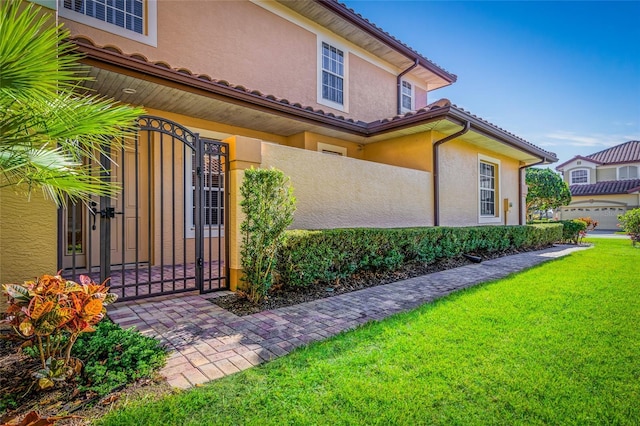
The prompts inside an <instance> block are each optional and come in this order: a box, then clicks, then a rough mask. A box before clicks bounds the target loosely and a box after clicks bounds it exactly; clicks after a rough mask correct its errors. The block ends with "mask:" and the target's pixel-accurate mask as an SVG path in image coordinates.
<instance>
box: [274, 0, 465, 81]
mask: <svg viewBox="0 0 640 426" xmlns="http://www.w3.org/2000/svg"><path fill="white" fill-rule="evenodd" d="M277 1H278V3H281V4H282V5H284V6H286V7H288V8H289V9H291V10H293V11H294V12H296V13H298V14H300V15H302V16H304V17H305V18H308V19H310V20H312V21H314V22H317V23H318V24H320V25H321V26H322V27H324V28H327V29H328V30H330V31H331V32H333V33H335V34H337V35H339V36H340V37H342V38H344V39H346V40H349V41H351V42H352V43H354V44H355V45H357V46H359V47H361V48H363V49H365V50H366V51H368V52H371V53H373V54H374V55H376V56H378V57H379V58H382V59H383V60H385V61H387V62H388V63H390V64H393V65H395V66H396V67H398V68H399V69H401V70H405V69H407V68H409V67H411V66H412V65H413V64H415V63H416V62H417V63H418V67H417V68H416V69H414V70H413V71H412V74H413V75H415V76H416V77H417V78H420V79H422V80H423V81H425V82H426V83H427V84H428V85H429V90H433V89H437V88H440V87H444V86H448V85H450V84H451V83H454V82H455V81H456V80H457V77H456V75H455V74H451V73H450V72H448V71H446V70H444V69H443V68H441V67H440V66H438V65H436V64H435V63H433V62H431V61H430V60H429V59H427V58H426V57H424V56H422V55H421V54H419V53H418V52H416V51H415V50H413V49H412V48H410V47H409V46H407V45H406V44H404V43H402V42H401V41H400V40H398V39H396V38H395V37H393V36H391V35H390V34H389V33H387V32H385V31H383V30H382V29H381V28H379V27H377V26H376V25H374V24H373V23H371V22H370V21H368V20H367V19H365V18H363V17H362V16H361V15H359V14H357V13H356V12H355V11H353V10H352V9H349V8H347V7H346V6H345V5H343V4H341V3H338V2H337V1H335V0H315V1H300V0H277ZM327 11H329V12H330V13H327Z"/></svg>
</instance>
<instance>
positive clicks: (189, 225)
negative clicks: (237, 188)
mask: <svg viewBox="0 0 640 426" xmlns="http://www.w3.org/2000/svg"><path fill="white" fill-rule="evenodd" d="M187 151H189V150H187ZM195 161H196V157H195V153H192V154H191V155H188V156H187V161H186V162H185V174H186V176H187V177H190V179H189V178H187V179H185V183H186V187H185V194H186V197H185V202H186V206H188V207H187V208H186V209H185V216H186V217H185V228H186V229H185V235H186V236H187V237H190V238H193V237H194V236H195V229H196V226H195V216H196V203H195V193H196V179H197V175H196V166H195ZM203 169H204V170H203V171H202V174H203V175H202V182H203V186H204V197H203V200H202V201H203V203H204V217H203V219H204V232H205V237H208V236H209V235H210V234H211V236H213V237H218V236H220V235H218V227H221V229H224V228H223V225H224V174H223V173H222V171H221V168H220V158H219V157H218V156H217V155H205V156H204V167H203Z"/></svg>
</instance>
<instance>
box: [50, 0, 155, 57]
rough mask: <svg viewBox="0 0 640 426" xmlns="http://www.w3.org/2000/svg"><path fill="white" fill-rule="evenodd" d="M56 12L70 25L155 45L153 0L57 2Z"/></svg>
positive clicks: (68, 0)
mask: <svg viewBox="0 0 640 426" xmlns="http://www.w3.org/2000/svg"><path fill="white" fill-rule="evenodd" d="M58 11H59V13H60V16H62V17H64V18H68V19H70V20H72V21H76V22H80V23H82V24H85V25H88V26H90V27H94V28H98V29H101V30H104V31H107V32H110V33H113V34H118V35H120V36H123V37H126V38H129V39H132V40H136V41H139V42H141V43H145V44H149V45H152V46H156V45H157V32H156V21H157V1H156V0H59V8H58Z"/></svg>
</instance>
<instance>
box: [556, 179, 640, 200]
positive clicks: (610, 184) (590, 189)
mask: <svg viewBox="0 0 640 426" xmlns="http://www.w3.org/2000/svg"><path fill="white" fill-rule="evenodd" d="M569 189H570V190H571V195H573V196H579V195H610V194H631V193H633V192H636V191H640V179H629V180H609V181H603V182H598V183H592V184H589V185H571V186H570V187H569Z"/></svg>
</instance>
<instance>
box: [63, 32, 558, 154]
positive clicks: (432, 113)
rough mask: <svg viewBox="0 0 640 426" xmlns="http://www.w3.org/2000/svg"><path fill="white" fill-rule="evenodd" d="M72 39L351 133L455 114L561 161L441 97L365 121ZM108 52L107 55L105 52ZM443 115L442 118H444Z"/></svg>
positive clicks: (87, 49) (88, 49)
mask: <svg viewBox="0 0 640 426" xmlns="http://www.w3.org/2000/svg"><path fill="white" fill-rule="evenodd" d="M70 41H71V42H73V43H75V44H76V45H77V46H78V47H79V48H80V51H81V52H82V53H84V54H85V55H87V56H89V57H94V58H97V59H100V60H104V59H106V58H107V57H115V58H117V59H118V58H119V61H118V63H119V64H120V63H121V62H122V60H125V61H127V67H129V68H132V69H136V68H137V67H138V66H139V65H145V66H146V69H145V72H146V73H147V74H149V73H150V72H151V71H154V70H157V73H158V74H162V75H163V77H164V78H170V79H172V80H173V79H175V80H176V81H178V80H180V81H189V83H190V84H191V85H197V86H198V87H205V86H206V89H208V90H210V91H212V92H216V93H219V94H224V95H226V96H229V97H232V98H238V97H242V98H243V99H253V100H254V101H260V103H261V104H264V105H267V106H268V107H270V108H274V109H277V110H280V111H285V112H288V113H291V114H292V115H294V114H295V115H296V116H305V117H308V116H309V115H311V116H314V117H317V118H318V119H321V120H322V121H325V122H328V123H329V124H331V125H335V126H340V124H341V123H342V124H343V125H344V126H347V128H348V131H349V132H351V133H357V134H360V135H362V136H371V135H374V134H377V133H381V132H386V131H389V130H394V129H397V128H405V127H410V126H412V125H415V124H424V122H425V120H429V119H432V118H447V117H453V118H455V119H457V120H459V121H460V122H461V123H462V122H465V121H470V122H472V125H473V128H474V129H476V130H482V131H483V132H484V133H486V134H489V135H491V136H494V137H498V138H499V140H502V141H504V142H505V143H507V144H510V145H513V146H515V147H518V148H520V149H524V150H525V151H527V152H530V153H532V154H534V155H536V156H539V157H544V159H545V160H546V161H551V162H554V161H558V159H557V157H556V154H555V153H553V152H550V151H546V150H544V149H542V148H540V147H538V146H536V145H534V144H532V143H530V142H528V141H526V140H525V139H523V138H521V137H519V136H516V135H515V134H513V133H510V132H508V131H506V130H504V129H502V128H500V127H498V126H496V125H495V124H493V123H490V122H488V121H486V120H484V119H483V118H480V117H478V116H476V115H473V114H471V113H469V112H468V111H466V110H464V109H463V108H459V107H457V106H456V105H452V104H451V102H450V101H449V100H448V99H440V100H438V101H436V102H433V103H431V104H429V105H427V106H425V107H424V108H420V109H418V110H416V111H410V112H407V113H405V114H400V115H395V116H393V117H388V118H383V119H381V120H376V121H373V122H370V123H366V122H364V121H361V120H354V119H353V118H346V117H344V116H342V115H336V114H334V113H332V112H325V111H324V110H322V109H320V108H317V109H316V108H313V107H312V106H305V105H302V104H300V103H298V102H291V101H289V100H288V99H285V98H278V97H277V96H274V95H271V94H264V93H262V92H260V91H259V90H255V89H249V88H246V87H245V86H242V85H234V84H231V83H229V82H228V81H226V80H216V79H214V78H211V77H210V76H209V75H207V74H194V73H193V72H192V71H191V70H189V69H186V68H173V67H171V65H169V64H167V63H166V62H162V61H156V62H151V61H149V60H148V59H147V58H146V57H145V56H144V55H142V54H139V53H132V54H125V53H123V52H122V50H120V49H119V48H118V47H115V46H96V45H95V44H94V43H93V41H92V40H90V39H88V38H86V37H82V36H77V37H73V38H71V39H70ZM105 53H106V54H107V55H105ZM154 72H155V71H154ZM252 102H253V101H252ZM441 115H442V117H440V116H441ZM445 116H446V117H445Z"/></svg>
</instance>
